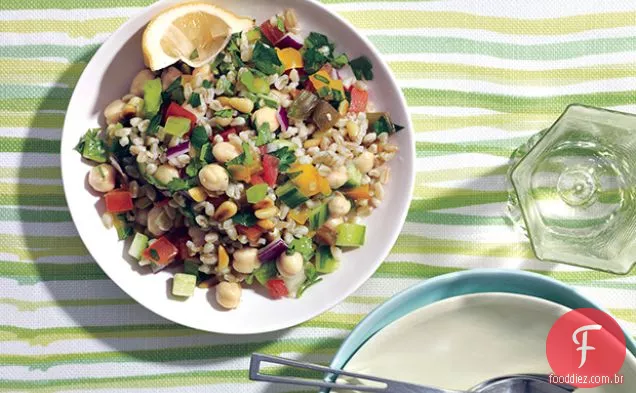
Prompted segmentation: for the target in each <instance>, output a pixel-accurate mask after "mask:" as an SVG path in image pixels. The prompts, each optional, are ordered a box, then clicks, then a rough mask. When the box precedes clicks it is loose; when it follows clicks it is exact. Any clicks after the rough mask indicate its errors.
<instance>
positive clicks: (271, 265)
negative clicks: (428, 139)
mask: <svg viewBox="0 0 636 393" xmlns="http://www.w3.org/2000/svg"><path fill="white" fill-rule="evenodd" d="M169 12H173V13H174V10H173V9H168V10H167V11H164V13H162V14H160V15H159V16H157V17H156V18H155V20H154V21H153V22H151V23H150V24H149V25H148V27H147V28H146V34H144V46H143V50H144V55H145V56H144V58H145V62H146V65H147V68H144V69H142V70H140V71H139V73H138V74H137V75H136V76H135V77H134V78H133V79H132V81H131V85H130V91H129V92H128V94H126V95H124V96H123V97H121V98H120V99H117V100H115V101H113V102H111V103H110V104H109V105H107V106H106V107H105V108H104V119H105V123H106V124H105V126H104V127H103V128H97V129H90V130H88V131H87V132H86V133H85V134H84V136H83V137H82V138H81V140H80V141H79V143H78V144H77V147H76V150H77V151H78V152H79V153H80V154H81V156H82V157H83V158H84V159H85V160H89V161H91V162H94V164H95V165H94V167H93V168H92V169H91V170H90V172H89V174H88V184H89V185H90V187H91V188H92V189H93V190H94V191H96V192H98V193H100V194H102V195H103V196H102V199H103V204H104V208H105V212H104V214H103V216H102V221H103V223H104V225H105V226H106V227H108V228H111V227H113V228H115V230H116V231H117V233H118V236H119V239H120V240H128V241H129V244H130V246H129V247H128V249H127V253H128V254H129V255H130V256H131V257H132V258H134V259H135V260H137V261H138V262H137V263H138V264H139V265H140V266H144V267H147V269H148V271H152V272H158V271H161V270H164V269H166V271H171V272H174V279H173V281H172V287H171V292H172V295H174V296H177V297H189V296H192V295H193V294H194V291H195V290H196V288H197V287H198V288H204V289H207V288H213V290H214V291H215V295H214V297H215V299H216V302H217V303H218V305H219V306H221V307H222V308H225V309H234V308H236V307H238V306H239V304H240V299H241V294H242V290H243V288H244V287H245V286H250V285H255V286H263V287H265V288H266V289H267V292H268V293H269V296H270V297H271V298H273V299H277V298H281V297H300V296H301V295H302V294H303V292H304V291H306V290H307V289H308V288H309V287H311V286H312V285H314V284H316V283H318V282H319V281H320V280H321V276H322V275H324V274H328V273H331V272H333V271H335V270H336V269H338V266H339V261H340V259H341V257H342V254H343V252H346V250H348V249H351V248H357V247H364V245H365V233H366V227H365V225H364V222H363V220H364V218H365V217H367V216H369V215H370V214H372V212H373V210H374V209H375V208H376V207H378V206H379V205H380V204H381V203H382V200H383V198H384V195H385V186H386V184H387V183H388V182H389V181H390V177H391V172H390V168H389V166H388V163H389V161H391V160H392V159H393V158H394V157H395V156H396V155H397V154H398V153H399V152H398V147H397V145H396V144H393V143H391V136H392V135H393V134H394V133H396V132H398V131H400V129H402V127H401V126H400V125H398V124H395V123H394V122H393V121H392V119H391V114H390V113H388V112H384V111H382V108H375V106H374V104H373V102H371V101H370V100H369V91H368V90H369V89H368V85H367V82H368V81H370V80H372V79H373V67H372V64H371V61H370V60H369V59H367V58H366V57H365V56H361V57H357V58H349V57H348V56H347V54H346V53H339V52H338V50H337V48H336V46H335V44H334V43H333V42H332V41H331V40H330V39H329V37H327V36H326V35H324V34H322V33H320V32H313V31H312V32H309V33H308V34H307V33H306V32H305V34H303V32H302V31H301V27H300V24H299V21H298V17H297V16H296V13H295V12H294V10H293V9H286V10H283V11H281V12H280V13H278V14H276V15H273V16H272V17H271V18H269V19H268V20H265V21H263V22H262V23H260V24H258V25H257V24H255V23H254V22H253V21H252V20H251V19H249V18H241V17H236V16H225V17H224V18H225V20H227V18H234V19H233V21H234V23H227V24H226V25H225V27H224V28H221V29H219V31H220V32H219V33H218V36H214V35H211V36H210V37H208V38H209V39H208V40H207V41H205V40H197V39H193V38H192V37H187V32H188V30H187V26H188V24H187V23H185V22H184V20H182V19H178V18H184V16H183V15H184V13H183V12H182V13H181V14H178V15H177V19H174V18H173V22H174V21H176V22H175V23H172V24H171V25H170V27H169V28H168V29H167V30H166V31H168V34H165V35H163V38H161V39H160V40H158V41H157V40H156V39H154V38H153V34H150V33H148V31H151V30H152V29H157V28H158V27H157V26H159V27H161V26H162V23H164V25H165V21H164V22H162V21H161V18H162V15H164V16H165V15H166V13H169ZM197 15H198V16H196V18H199V19H198V22H200V23H199V24H201V23H203V22H205V20H204V19H205V17H204V16H202V15H201V13H200V12H199V14H197ZM195 22H197V20H195ZM208 22H209V20H208ZM153 26H154V27H153ZM175 26H176V27H175ZM184 26H185V27H184ZM179 28H181V29H182V30H179ZM211 34H212V33H211ZM223 34H225V36H224V35H223ZM146 36H148V38H147V37H146ZM224 37H225V38H224ZM301 37H305V38H301ZM152 40H154V41H155V42H154V44H152V42H151V43H150V44H148V45H146V43H147V41H148V42H150V41H152ZM183 42H187V43H188V45H183V44H182V43H183ZM209 43H212V44H213V45H208V44H209ZM214 46H216V47H217V49H214ZM157 48H159V49H157ZM147 50H160V51H162V53H161V55H157V54H156V53H155V54H151V55H150V56H149V55H148V54H147V53H146V51H147Z"/></svg>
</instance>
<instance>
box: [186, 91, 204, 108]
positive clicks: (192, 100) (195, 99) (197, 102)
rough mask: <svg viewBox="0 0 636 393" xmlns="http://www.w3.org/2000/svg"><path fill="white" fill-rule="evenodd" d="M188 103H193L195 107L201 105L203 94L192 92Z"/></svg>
mask: <svg viewBox="0 0 636 393" xmlns="http://www.w3.org/2000/svg"><path fill="white" fill-rule="evenodd" d="M188 103H189V104H190V105H192V107H193V108H197V107H199V106H201V96H200V95H199V93H192V95H190V100H189V101H188Z"/></svg>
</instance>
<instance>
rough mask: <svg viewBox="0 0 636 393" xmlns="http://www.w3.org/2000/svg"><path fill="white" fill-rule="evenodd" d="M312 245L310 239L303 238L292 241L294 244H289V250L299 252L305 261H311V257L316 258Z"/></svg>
mask: <svg viewBox="0 0 636 393" xmlns="http://www.w3.org/2000/svg"><path fill="white" fill-rule="evenodd" d="M312 244H313V242H312V240H311V239H310V238H308V237H304V236H303V237H299V238H298V239H294V240H292V242H291V243H289V249H290V250H293V251H297V252H299V253H300V255H302V256H303V259H304V260H305V261H309V260H310V259H311V257H313V256H314V248H313V246H312Z"/></svg>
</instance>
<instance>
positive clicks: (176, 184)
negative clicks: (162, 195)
mask: <svg viewBox="0 0 636 393" xmlns="http://www.w3.org/2000/svg"><path fill="white" fill-rule="evenodd" d="M196 185H197V178H196V176H193V177H190V178H188V179H172V180H170V182H169V183H168V184H166V188H167V189H168V191H170V192H177V191H185V190H188V189H190V188H192V187H194V186H196Z"/></svg>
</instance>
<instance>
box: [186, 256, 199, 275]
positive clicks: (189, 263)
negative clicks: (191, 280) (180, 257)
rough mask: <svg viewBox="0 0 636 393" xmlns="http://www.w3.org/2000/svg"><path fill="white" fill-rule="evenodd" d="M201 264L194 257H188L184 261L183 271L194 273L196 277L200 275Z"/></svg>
mask: <svg viewBox="0 0 636 393" xmlns="http://www.w3.org/2000/svg"><path fill="white" fill-rule="evenodd" d="M199 266H201V264H200V263H198V262H197V261H195V260H193V259H186V260H185V261H183V273H184V274H192V275H193V276H195V277H198V276H199Z"/></svg>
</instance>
